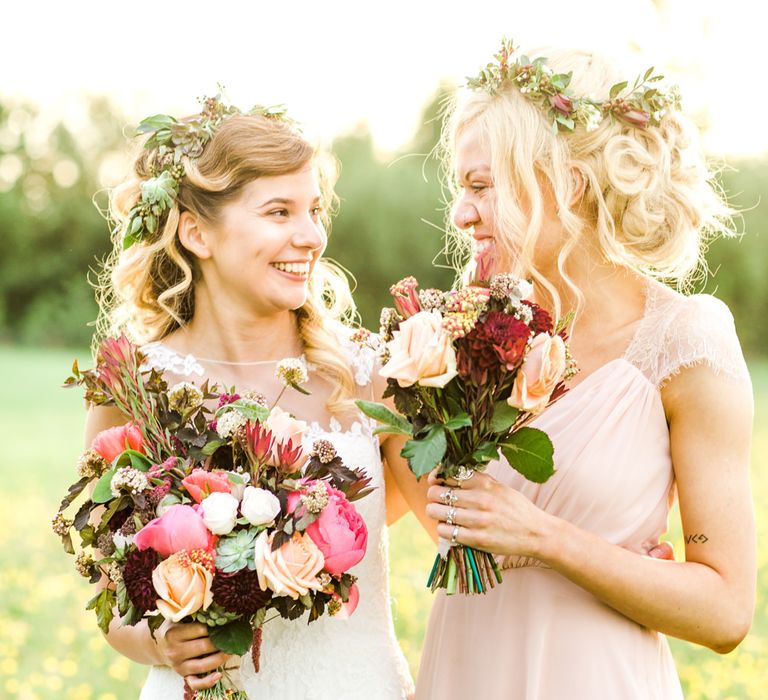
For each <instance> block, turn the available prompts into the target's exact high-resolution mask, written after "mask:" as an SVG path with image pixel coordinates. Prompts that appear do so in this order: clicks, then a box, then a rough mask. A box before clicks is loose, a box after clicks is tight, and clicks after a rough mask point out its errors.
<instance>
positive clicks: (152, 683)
mask: <svg viewBox="0 0 768 700" xmlns="http://www.w3.org/2000/svg"><path fill="white" fill-rule="evenodd" d="M341 346H342V348H343V349H344V351H345V353H346V354H347V356H348V357H349V361H350V364H351V366H352V369H353V371H354V374H355V380H356V382H357V384H358V385H359V387H361V389H364V388H365V387H368V386H369V385H370V382H371V373H372V370H373V356H372V354H371V353H369V352H368V351H366V350H361V349H360V348H359V347H357V346H356V345H354V344H353V343H351V342H350V341H349V340H348V339H347V338H342V341H341ZM143 350H144V352H145V354H146V356H147V361H148V364H150V365H151V366H153V367H155V368H156V369H158V370H162V371H164V372H166V373H167V374H169V375H170V376H171V377H178V378H179V381H181V380H186V381H193V382H195V383H198V384H199V383H201V382H202V381H204V380H205V378H206V372H205V369H204V368H203V366H202V364H201V362H198V361H197V360H196V358H195V357H193V356H191V355H187V356H182V355H179V354H178V353H176V352H174V351H173V350H171V349H170V348H168V347H166V346H164V345H163V344H162V343H150V344H149V345H146V346H145V347H144V348H143ZM238 388H239V389H241V390H245V389H247V388H249V387H238ZM368 393H370V391H368ZM296 417H297V418H299V419H302V418H303V416H301V415H297V416H296ZM329 423H330V425H328V426H327V427H322V426H321V425H319V424H318V423H317V422H315V423H310V428H309V430H308V432H307V434H305V439H304V445H305V448H309V447H311V445H312V442H313V441H314V440H316V439H318V438H327V439H329V440H331V441H332V442H333V444H334V446H335V447H336V449H337V450H338V452H339V454H340V456H341V457H342V459H343V460H344V463H345V464H346V465H348V466H351V467H358V468H362V469H364V470H365V471H366V472H367V474H368V475H369V476H370V477H371V478H372V485H373V486H375V487H376V489H375V490H374V491H373V493H371V494H369V495H368V496H366V497H365V498H363V499H362V500H360V501H357V502H356V504H355V505H356V507H357V508H358V510H359V512H360V514H361V515H362V517H363V518H364V520H365V523H366V525H367V527H368V549H367V553H366V555H365V557H364V559H363V560H362V561H361V562H360V563H359V564H357V565H356V566H355V567H353V568H352V569H351V573H353V574H355V575H356V576H357V577H358V587H359V590H360V602H359V604H358V607H357V609H356V610H355V612H354V614H353V615H352V616H351V617H350V618H349V619H346V620H340V619H337V618H333V617H329V616H327V615H325V616H323V617H321V618H320V619H318V620H316V621H315V622H313V623H311V624H307V617H306V615H305V616H304V618H302V619H299V620H295V621H292V622H291V621H288V620H284V619H282V618H279V617H278V618H276V619H274V620H271V621H270V622H268V623H267V624H265V625H264V628H263V629H264V637H263V643H262V647H261V670H260V671H259V672H258V673H256V672H255V671H254V668H253V663H252V662H251V658H250V654H246V655H245V656H244V657H243V660H242V667H241V673H242V678H243V682H244V685H245V690H246V692H247V693H248V696H249V698H251V699H252V700H260V699H262V698H270V699H275V700H278V699H279V700H326V699H327V700H330V699H331V698H333V699H334V700H360V699H361V698H365V700H394V699H400V698H405V697H407V696H408V695H409V694H410V693H411V692H412V691H413V681H412V680H411V676H410V673H409V670H408V665H407V663H406V660H405V657H404V656H403V654H402V651H401V650H400V647H399V646H398V643H397V640H396V638H395V632H394V626H393V623H392V616H391V612H390V599H389V583H388V558H387V546H388V545H387V529H386V521H385V502H384V475H383V469H382V464H381V457H380V453H379V442H378V439H377V437H376V436H374V435H373V434H372V432H371V431H372V425H371V423H370V422H369V420H368V419H367V418H365V417H364V416H362V415H361V416H360V419H359V420H358V421H356V422H354V423H352V425H351V426H348V427H347V428H346V429H343V428H342V426H341V425H340V424H339V423H338V421H336V420H335V419H331V420H330V421H329ZM182 697H183V681H182V678H181V677H180V676H179V675H178V674H176V673H175V672H174V671H173V670H171V669H170V668H168V667H165V666H154V667H152V669H151V671H150V672H149V676H148V677H147V680H146V683H145V685H144V687H143V689H142V692H141V700H177V699H178V700H181V698H182Z"/></svg>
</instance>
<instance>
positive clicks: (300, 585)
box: [256, 530, 325, 600]
mask: <svg viewBox="0 0 768 700" xmlns="http://www.w3.org/2000/svg"><path fill="white" fill-rule="evenodd" d="M274 539H275V533H274V532H273V533H272V534H269V535H268V534H267V531H266V530H264V532H262V533H261V534H260V535H259V536H258V537H257V538H256V572H257V574H258V576H259V586H261V588H262V590H267V588H269V589H271V590H272V591H274V593H275V595H287V596H289V597H291V598H293V599H294V600H296V599H297V598H298V597H299V596H302V595H306V594H307V593H308V592H309V589H310V588H312V589H314V590H320V589H321V588H322V585H321V584H320V582H319V581H318V579H317V575H318V574H319V573H320V572H321V571H322V569H323V565H324V564H325V559H324V558H323V553H322V552H321V551H320V550H319V549H318V548H317V545H316V544H315V543H314V542H313V541H312V540H311V539H310V537H309V536H308V535H307V534H306V533H300V532H295V533H294V534H293V537H291V539H290V540H288V541H287V542H286V543H285V544H284V545H283V546H282V547H279V548H278V549H276V550H275V551H272V541H273V540H274Z"/></svg>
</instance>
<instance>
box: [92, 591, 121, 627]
mask: <svg viewBox="0 0 768 700" xmlns="http://www.w3.org/2000/svg"><path fill="white" fill-rule="evenodd" d="M114 605H115V592H114V591H113V590H112V589H111V588H104V589H102V590H101V591H99V592H98V593H97V594H96V595H95V596H93V598H91V599H90V600H89V601H88V605H86V606H85V609H86V610H95V611H96V622H97V623H98V625H99V628H100V629H101V631H102V632H104V634H106V633H107V632H109V623H110V622H112V618H113V617H114V616H115V613H114V610H113V609H112V608H113V607H114Z"/></svg>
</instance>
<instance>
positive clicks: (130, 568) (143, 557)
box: [123, 549, 160, 613]
mask: <svg viewBox="0 0 768 700" xmlns="http://www.w3.org/2000/svg"><path fill="white" fill-rule="evenodd" d="M159 561H160V557H159V555H158V554H157V552H155V551H154V550H152V549H145V550H144V551H143V552H140V551H139V550H137V549H136V550H134V551H132V552H130V553H129V554H128V556H127V557H126V559H125V566H124V567H123V581H125V590H126V592H127V593H128V598H130V600H131V603H133V605H134V607H135V608H136V609H137V610H140V611H141V612H142V613H144V612H146V611H147V610H154V609H155V608H156V607H157V604H156V603H157V592H156V591H155V587H154V586H153V585H152V571H153V570H154V568H155V567H156V566H157V564H158V562H159Z"/></svg>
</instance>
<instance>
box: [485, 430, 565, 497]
mask: <svg viewBox="0 0 768 700" xmlns="http://www.w3.org/2000/svg"><path fill="white" fill-rule="evenodd" d="M499 447H501V451H502V453H503V454H504V456H505V457H506V458H507V461H508V462H509V464H510V466H511V467H512V468H513V469H516V470H517V471H518V472H520V473H521V474H522V475H523V476H524V477H525V478H526V479H528V480H529V481H533V482H535V483H537V484H543V483H544V482H545V481H546V480H547V479H549V477H550V476H552V475H553V474H554V473H555V470H554V462H553V459H552V455H553V453H554V448H553V447H552V441H551V440H550V439H549V436H548V435H547V434H546V433H545V432H543V431H541V430H537V429H536V428H520V430H516V431H515V432H514V433H512V435H510V436H509V437H508V438H507V439H506V440H505V441H504V442H502V443H499Z"/></svg>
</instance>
